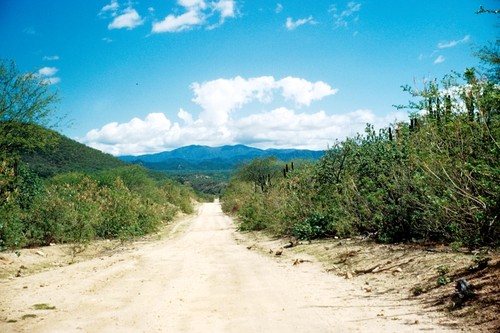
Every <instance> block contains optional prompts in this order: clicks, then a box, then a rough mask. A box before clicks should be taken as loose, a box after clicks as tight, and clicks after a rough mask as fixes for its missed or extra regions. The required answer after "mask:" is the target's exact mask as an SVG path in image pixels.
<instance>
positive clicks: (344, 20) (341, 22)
mask: <svg viewBox="0 0 500 333" xmlns="http://www.w3.org/2000/svg"><path fill="white" fill-rule="evenodd" d="M360 10H361V3H357V2H355V1H351V2H349V3H348V4H347V8H346V9H344V10H343V11H341V12H340V13H339V10H338V8H337V6H336V5H332V6H331V7H330V9H329V12H330V13H332V15H333V18H334V20H335V27H336V28H338V27H344V28H347V27H348V25H349V23H350V22H352V21H357V20H358V16H357V15H356V14H357V13H358V12H359V11H360Z"/></svg>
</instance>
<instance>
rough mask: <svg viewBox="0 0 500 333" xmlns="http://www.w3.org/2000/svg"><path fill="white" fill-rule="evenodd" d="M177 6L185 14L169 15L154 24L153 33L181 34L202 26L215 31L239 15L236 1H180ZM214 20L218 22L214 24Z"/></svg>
mask: <svg viewBox="0 0 500 333" xmlns="http://www.w3.org/2000/svg"><path fill="white" fill-rule="evenodd" d="M177 4H178V5H179V6H180V7H183V9H184V10H185V12H184V13H182V14H180V15H174V14H169V15H167V16H166V17H165V18H164V19H163V20H161V21H156V22H153V26H152V29H151V31H152V32H153V33H163V32H180V31H185V30H191V29H194V28H196V27H200V26H206V28H207V29H214V28H216V27H218V26H220V25H221V24H223V23H224V22H225V19H226V18H230V17H236V13H237V9H236V4H235V0H219V1H212V2H208V3H207V2H206V1H205V0H178V1H177ZM214 18H218V20H217V19H216V22H214V21H213V19H214Z"/></svg>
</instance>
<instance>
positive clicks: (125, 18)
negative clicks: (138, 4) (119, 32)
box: [108, 7, 144, 30]
mask: <svg viewBox="0 0 500 333" xmlns="http://www.w3.org/2000/svg"><path fill="white" fill-rule="evenodd" d="M143 23H144V20H143V19H142V18H141V16H140V15H139V13H137V11H136V10H135V9H133V8H130V7H129V8H127V9H125V10H124V11H123V13H122V14H121V15H118V16H116V17H115V18H114V19H113V21H112V22H111V23H110V24H109V25H108V29H110V30H111V29H123V28H126V29H129V30H131V29H134V28H135V27H137V26H139V25H142V24H143Z"/></svg>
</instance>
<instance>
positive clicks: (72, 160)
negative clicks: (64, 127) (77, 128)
mask: <svg viewBox="0 0 500 333" xmlns="http://www.w3.org/2000/svg"><path fill="white" fill-rule="evenodd" d="M46 131H47V135H53V136H55V138H56V143H55V145H54V146H53V147H51V148H49V149H46V150H43V151H32V152H24V153H22V154H21V159H22V160H23V162H25V163H26V164H28V165H29V167H30V168H31V169H32V170H34V171H35V172H36V173H37V174H38V175H40V176H41V177H50V176H53V175H56V174H60V173H65V172H71V171H76V172H83V173H94V172H96V171H103V170H108V169H112V168H117V167H123V166H125V165H127V163H125V162H123V161H121V160H119V159H118V158H116V157H113V156H112V155H109V154H105V153H103V152H101V151H99V150H97V149H93V148H90V147H88V146H86V145H84V144H81V143H79V142H77V141H75V140H72V139H69V138H67V137H65V136H63V135H61V134H59V133H57V132H55V131H52V130H48V129H47V130H46Z"/></svg>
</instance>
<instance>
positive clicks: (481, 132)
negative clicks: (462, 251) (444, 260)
mask: <svg viewBox="0 0 500 333" xmlns="http://www.w3.org/2000/svg"><path fill="white" fill-rule="evenodd" d="M404 89H405V90H406V91H408V92H409V93H410V94H411V95H412V96H413V97H414V98H416V99H417V100H416V101H415V102H411V103H410V104H409V105H406V106H402V107H404V108H409V109H410V110H411V111H412V112H411V116H410V117H411V121H410V123H409V124H407V123H399V124H394V125H392V126H391V127H390V128H387V129H381V130H379V131H376V130H375V129H374V128H373V126H371V125H368V126H367V128H366V131H365V133H364V134H358V135H356V136H355V137H353V138H348V139H346V140H345V141H343V142H338V143H336V144H335V145H334V146H333V147H332V148H331V149H330V151H328V152H327V153H326V155H325V156H324V157H323V158H321V159H320V160H319V161H318V162H316V163H314V164H311V165H302V166H300V167H299V168H297V167H296V168H295V170H294V171H292V172H290V173H287V174H285V175H284V176H281V177H278V178H277V179H275V180H273V182H272V185H271V186H267V185H266V187H261V189H265V191H264V190H262V191H260V192H258V191H251V190H249V189H250V188H251V184H255V185H254V186H255V187H256V188H258V186H256V185H259V184H260V183H259V180H260V179H261V178H259V175H260V174H259V173H258V172H257V170H258V168H257V167H255V166H258V165H259V163H261V161H258V160H257V161H255V162H254V163H250V164H247V165H245V166H243V167H242V168H241V169H240V170H239V171H238V172H237V173H236V175H239V176H237V177H235V178H233V180H232V181H231V182H230V184H229V186H228V188H227V189H226V191H224V193H223V201H224V204H223V209H224V210H225V211H228V212H232V213H236V214H238V216H239V217H240V221H241V227H242V228H244V229H267V230H270V231H272V232H275V233H277V234H286V235H294V236H296V237H299V238H302V239H313V238H316V237H324V236H328V235H337V236H339V237H346V236H352V235H356V234H358V235H376V237H377V239H378V240H379V241H381V242H400V241H440V242H447V243H452V244H463V245H465V246H469V247H478V246H483V245H489V246H498V245H499V243H498V239H499V238H500V237H499V236H500V227H499V221H498V212H499V211H500V201H499V197H500V196H499V193H500V160H499V157H500V145H499V142H500V110H499V106H500V103H499V100H500V98H499V97H500V95H499V93H500V89H499V86H498V85H496V84H493V83H492V82H491V81H490V80H489V79H488V78H487V77H482V76H480V75H479V74H478V72H477V71H475V70H474V69H468V70H466V71H465V73H464V74H463V75H459V74H452V75H449V76H447V77H445V78H444V79H443V80H442V81H441V82H439V83H438V82H437V81H431V82H428V83H425V84H424V87H423V89H415V88H412V87H404ZM250 166H254V168H253V169H252V168H250ZM250 171H253V172H254V174H255V175H257V176H253V174H252V173H251V172H250ZM241 175H245V176H241ZM249 186H250V187H249Z"/></svg>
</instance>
